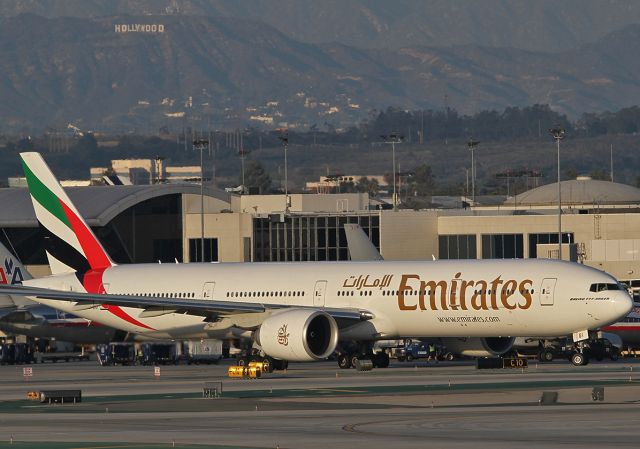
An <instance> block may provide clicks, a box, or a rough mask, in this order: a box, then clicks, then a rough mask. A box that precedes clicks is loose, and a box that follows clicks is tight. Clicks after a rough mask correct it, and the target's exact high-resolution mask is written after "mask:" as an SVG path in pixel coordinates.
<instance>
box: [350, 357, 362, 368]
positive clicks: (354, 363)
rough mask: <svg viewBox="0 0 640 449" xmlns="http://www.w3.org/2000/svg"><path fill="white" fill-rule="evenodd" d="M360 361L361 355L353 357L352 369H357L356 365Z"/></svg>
mask: <svg viewBox="0 0 640 449" xmlns="http://www.w3.org/2000/svg"><path fill="white" fill-rule="evenodd" d="M359 359H360V355H359V354H354V355H352V356H351V367H352V368H355V367H356V363H358V360H359Z"/></svg>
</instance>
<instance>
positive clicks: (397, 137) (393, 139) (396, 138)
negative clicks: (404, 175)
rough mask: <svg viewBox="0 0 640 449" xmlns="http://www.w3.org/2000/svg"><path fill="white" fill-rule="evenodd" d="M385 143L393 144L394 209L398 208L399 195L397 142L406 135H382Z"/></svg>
mask: <svg viewBox="0 0 640 449" xmlns="http://www.w3.org/2000/svg"><path fill="white" fill-rule="evenodd" d="M380 137H382V139H383V140H384V142H385V143H390V144H391V158H392V164H393V197H392V200H391V202H392V203H393V210H394V211H397V210H398V195H397V194H396V143H398V144H400V143H402V139H404V136H401V135H400V134H397V133H391V134H389V135H388V136H386V135H385V136H380Z"/></svg>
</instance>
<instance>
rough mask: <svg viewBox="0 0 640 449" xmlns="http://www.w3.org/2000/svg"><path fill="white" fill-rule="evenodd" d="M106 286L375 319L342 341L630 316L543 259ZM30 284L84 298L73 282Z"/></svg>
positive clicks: (215, 271) (208, 274)
mask: <svg viewBox="0 0 640 449" xmlns="http://www.w3.org/2000/svg"><path fill="white" fill-rule="evenodd" d="M102 282H103V286H104V290H105V291H106V292H107V293H109V294H127V295H136V296H151V297H168V298H176V299H177V300H180V298H184V299H185V300H188V299H213V300H218V301H235V302H239V303H242V302H246V303H261V304H282V305H285V306H289V307H291V306H292V307H295V306H305V307H314V308H318V309H322V308H325V307H326V308H332V309H339V308H347V309H361V310H365V311H368V312H371V313H372V314H373V319H371V320H369V321H367V322H366V323H362V324H361V325H356V326H353V328H352V329H347V330H346V331H345V332H341V338H344V339H347V338H348V339H359V338H365V339H367V338H368V339H388V338H398V337H434V336H478V337H494V336H495V337H499V336H528V335H537V336H559V335H567V334H570V333H572V332H577V331H581V330H586V329H596V328H600V327H602V326H605V325H608V324H610V323H613V322H615V321H616V320H618V319H619V318H621V317H623V316H624V315H626V314H627V313H628V312H629V310H630V309H631V306H632V301H631V298H630V297H629V295H628V294H627V293H626V291H624V290H607V291H599V292H593V291H590V286H591V285H592V284H594V283H607V284H608V285H611V284H612V283H613V284H616V281H615V279H614V278H612V277H611V276H609V275H608V274H606V273H604V272H601V271H598V270H595V269H592V268H589V267H585V266H583V265H579V264H575V263H568V262H559V261H552V260H538V259H530V260H439V261H419V262H414V261H374V262H303V263H295V262H292V263H215V264H140V265H128V266H127V265H121V266H115V267H112V268H109V269H107V270H106V271H105V272H104V275H103V278H102ZM25 284H26V285H30V286H39V287H46V288H52V289H57V290H67V291H84V290H83V288H82V285H81V284H80V282H79V281H78V279H77V278H76V276H75V275H73V274H70V275H62V276H60V275H59V276H51V277H47V278H41V279H37V280H33V281H28V282H25ZM38 302H41V303H44V304H47V305H50V306H52V307H55V308H57V309H60V310H64V311H67V312H71V313H74V314H76V315H79V316H82V317H84V318H87V319H90V320H94V321H98V322H100V323H102V324H105V325H108V326H112V327H114V328H117V329H122V330H125V331H128V332H134V333H142V334H149V335H157V336H159V337H164V336H172V337H179V336H191V337H197V336H198V335H202V336H207V335H212V332H213V331H214V330H216V329H217V328H216V325H215V323H211V322H210V321H211V320H206V319H205V317H202V316H195V315H190V314H184V313H167V314H164V315H159V316H145V314H142V317H141V313H142V312H143V309H136V308H129V307H124V308H122V309H121V310H122V311H124V312H125V314H126V316H128V317H130V318H132V319H129V318H127V317H125V316H124V315H123V314H122V313H121V312H118V313H114V312H113V311H112V310H111V311H110V310H108V309H109V308H106V309H105V308H102V307H96V308H91V309H84V310H82V309H79V308H75V307H74V304H75V303H73V302H68V301H59V300H43V299H38ZM208 321H209V322H208ZM239 327H243V326H240V325H239ZM250 327H251V326H249V325H247V326H245V329H246V328H250ZM254 327H255V326H254ZM218 330H220V329H218Z"/></svg>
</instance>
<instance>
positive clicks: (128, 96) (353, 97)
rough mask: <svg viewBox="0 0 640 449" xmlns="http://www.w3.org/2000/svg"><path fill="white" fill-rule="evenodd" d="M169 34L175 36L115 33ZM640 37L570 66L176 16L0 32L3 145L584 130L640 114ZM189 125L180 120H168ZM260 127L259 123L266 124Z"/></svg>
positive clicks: (635, 33) (25, 22)
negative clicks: (581, 121) (245, 132)
mask: <svg viewBox="0 0 640 449" xmlns="http://www.w3.org/2000/svg"><path fill="white" fill-rule="evenodd" d="M138 23H139V24H161V25H162V26H163V27H164V32H163V33H117V32H115V30H116V28H115V27H116V25H129V24H138ZM639 40H640V25H631V26H628V27H627V28H625V29H623V30H620V31H617V32H614V33H611V34H609V35H607V36H605V37H603V38H602V39H600V40H599V41H597V42H595V43H593V44H585V45H582V46H580V47H578V48H576V49H573V50H568V51H564V52H560V53H543V52H532V51H526V50H518V49H515V48H502V49H496V48H491V47H481V46H476V45H465V46H454V47H424V46H421V47H404V48H402V49H400V50H398V51H393V50H389V49H368V50H363V49H358V48H355V47H350V46H346V45H341V44H308V43H302V42H300V41H297V40H294V39H292V38H289V37H287V36H286V35H285V34H283V33H281V32H279V31H278V30H276V29H275V28H273V27H270V26H267V25H265V24H264V23H261V22H256V21H251V20H244V19H230V18H213V17H187V16H183V15H171V16H166V15H165V16H141V17H109V18H97V19H78V18H55V19H46V18H43V17H40V16H35V15H20V16H16V17H6V18H2V19H0V70H1V71H2V73H3V78H4V82H3V83H0V98H2V100H3V101H2V102H0V123H2V125H0V126H1V128H0V132H2V131H4V132H16V131H20V130H25V129H26V130H32V131H39V130H42V129H45V128H46V127H49V126H51V127H55V128H57V129H60V128H64V127H66V124H67V123H69V122H72V123H74V124H76V125H79V126H80V127H82V128H85V129H93V130H110V131H114V130H115V131H118V132H131V131H143V132H149V131H151V132H157V130H158V128H159V127H161V126H164V125H166V126H168V127H169V128H170V129H171V130H173V131H175V130H176V129H177V128H180V127H182V126H184V125H185V120H186V124H187V125H193V126H195V127H197V128H199V129H204V128H205V127H206V126H214V127H218V128H225V127H226V128H229V127H243V126H246V124H247V123H249V118H250V117H251V116H268V117H271V118H272V119H273V120H274V122H273V125H274V126H275V125H277V123H278V122H286V123H289V124H290V125H291V124H294V125H295V124H299V125H301V126H308V125H310V124H313V123H317V124H319V125H322V124H323V123H329V124H344V123H357V122H359V121H360V120H362V119H363V118H365V117H366V116H367V114H368V113H369V111H370V110H371V109H372V108H385V107H386V106H389V105H395V106H400V107H403V108H408V109H419V108H434V109H440V108H442V107H443V106H444V104H445V96H446V102H447V103H448V105H449V106H450V107H453V108H455V109H457V110H458V111H460V112H462V113H471V112H475V111H478V110H480V109H487V108H497V109H501V108H504V107H506V106H520V105H530V104H535V103H548V104H550V105H551V106H552V107H553V108H554V109H556V110H558V111H559V112H562V113H567V114H569V115H571V116H573V117H575V116H577V115H579V114H581V113H582V112H584V111H601V110H605V109H618V108H621V107H624V106H629V105H633V104H640V82H639V80H638V78H637V76H636V74H637V73H638V68H639V67H638V65H640V46H638V45H636V43H637V42H638V41H639ZM182 113H184V114H185V118H184V119H175V118H169V117H168V114H174V115H175V114H177V115H180V114H182ZM254 123H256V124H258V123H257V122H254Z"/></svg>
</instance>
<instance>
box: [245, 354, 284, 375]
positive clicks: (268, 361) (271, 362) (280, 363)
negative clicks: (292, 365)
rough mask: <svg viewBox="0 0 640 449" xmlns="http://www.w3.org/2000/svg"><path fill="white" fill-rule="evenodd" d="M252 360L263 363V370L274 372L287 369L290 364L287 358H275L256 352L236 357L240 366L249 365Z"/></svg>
mask: <svg viewBox="0 0 640 449" xmlns="http://www.w3.org/2000/svg"><path fill="white" fill-rule="evenodd" d="M251 362H258V363H262V371H264V372H265V373H272V372H274V371H276V370H280V371H283V370H286V369H287V367H288V366H289V362H288V361H287V360H279V359H274V358H273V357H269V356H264V357H262V356H261V355H258V354H254V355H250V356H243V357H238V358H237V359H236V364H237V365H238V366H248V365H249V363H251Z"/></svg>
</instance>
